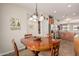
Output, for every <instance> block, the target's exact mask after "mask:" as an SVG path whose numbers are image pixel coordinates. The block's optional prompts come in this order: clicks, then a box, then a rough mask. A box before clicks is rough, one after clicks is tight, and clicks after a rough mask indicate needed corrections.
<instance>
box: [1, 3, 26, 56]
mask: <svg viewBox="0 0 79 59" xmlns="http://www.w3.org/2000/svg"><path fill="white" fill-rule="evenodd" d="M0 6H1V5H0ZM0 9H2V11H1V10H0V12H2V14H1V13H0V16H1V15H2V16H1V17H2V19H1V17H0V55H1V54H5V53H7V52H10V51H12V50H13V47H12V39H13V38H15V41H16V43H17V45H18V47H19V49H20V48H22V47H24V46H23V45H22V44H21V42H20V39H21V38H22V37H23V35H24V34H25V33H27V26H26V25H27V16H26V13H27V10H26V9H24V8H22V7H19V6H16V5H13V4H3V5H2V6H1V7H0ZM11 17H15V18H18V19H20V21H21V29H20V30H11V29H10V19H11Z"/></svg>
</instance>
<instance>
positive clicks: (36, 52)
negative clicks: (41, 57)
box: [32, 51, 40, 56]
mask: <svg viewBox="0 0 79 59" xmlns="http://www.w3.org/2000/svg"><path fill="white" fill-rule="evenodd" d="M32 52H33V53H34V54H35V56H38V53H39V52H40V51H32Z"/></svg>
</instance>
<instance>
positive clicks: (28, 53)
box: [12, 39, 34, 56]
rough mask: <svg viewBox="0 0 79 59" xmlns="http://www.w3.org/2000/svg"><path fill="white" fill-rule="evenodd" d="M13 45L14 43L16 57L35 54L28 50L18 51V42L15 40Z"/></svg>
mask: <svg viewBox="0 0 79 59" xmlns="http://www.w3.org/2000/svg"><path fill="white" fill-rule="evenodd" d="M12 43H13V48H14V53H15V55H16V56H19V55H20V56H33V55H34V54H33V53H32V52H31V51H30V50H28V49H26V50H23V51H19V50H18V47H17V44H16V42H15V40H14V39H13V40H12Z"/></svg>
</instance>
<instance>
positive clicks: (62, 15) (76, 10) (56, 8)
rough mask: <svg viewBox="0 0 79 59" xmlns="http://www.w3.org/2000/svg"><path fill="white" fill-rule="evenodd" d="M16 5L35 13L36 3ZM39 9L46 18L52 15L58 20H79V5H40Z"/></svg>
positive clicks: (38, 5)
mask: <svg viewBox="0 0 79 59" xmlns="http://www.w3.org/2000/svg"><path fill="white" fill-rule="evenodd" d="M16 5H19V6H21V7H24V8H27V9H29V12H31V14H33V13H34V12H35V7H36V6H35V5H36V4H35V3H17V4H16ZM68 6H69V7H68ZM37 8H38V13H39V14H43V15H44V16H46V17H47V16H48V15H52V16H54V18H56V19H58V20H63V19H66V18H79V3H38V4H37Z"/></svg>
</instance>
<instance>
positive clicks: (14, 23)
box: [10, 17, 21, 30]
mask: <svg viewBox="0 0 79 59" xmlns="http://www.w3.org/2000/svg"><path fill="white" fill-rule="evenodd" d="M10 29H11V30H20V29H21V24H20V19H18V18H14V17H11V19H10Z"/></svg>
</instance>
